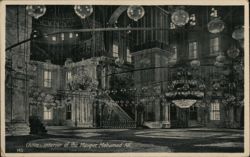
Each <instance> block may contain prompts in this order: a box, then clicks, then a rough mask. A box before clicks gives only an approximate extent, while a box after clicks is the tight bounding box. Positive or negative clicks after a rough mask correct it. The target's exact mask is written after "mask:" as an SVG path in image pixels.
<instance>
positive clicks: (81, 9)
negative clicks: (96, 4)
mask: <svg viewBox="0 0 250 157" xmlns="http://www.w3.org/2000/svg"><path fill="white" fill-rule="evenodd" d="M74 10H75V13H76V14H77V15H78V16H79V17H80V18H81V19H85V18H87V17H89V16H90V15H91V14H92V13H93V6H92V5H75V6H74Z"/></svg>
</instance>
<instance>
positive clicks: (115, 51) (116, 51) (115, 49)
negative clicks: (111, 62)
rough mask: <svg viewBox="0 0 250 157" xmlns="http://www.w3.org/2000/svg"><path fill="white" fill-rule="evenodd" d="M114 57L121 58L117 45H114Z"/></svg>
mask: <svg viewBox="0 0 250 157" xmlns="http://www.w3.org/2000/svg"><path fill="white" fill-rule="evenodd" d="M113 57H116V58H117V57H119V55H118V45H117V44H113Z"/></svg>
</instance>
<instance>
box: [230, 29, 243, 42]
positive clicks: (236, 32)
mask: <svg viewBox="0 0 250 157" xmlns="http://www.w3.org/2000/svg"><path fill="white" fill-rule="evenodd" d="M232 38H233V39H236V40H242V39H244V28H243V27H242V26H241V27H240V28H238V29H236V30H234V32H233V34H232Z"/></svg>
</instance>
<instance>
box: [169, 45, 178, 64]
mask: <svg viewBox="0 0 250 157" xmlns="http://www.w3.org/2000/svg"><path fill="white" fill-rule="evenodd" d="M172 51H173V56H172V57H171V59H170V62H176V60H177V47H176V46H173V50H172Z"/></svg>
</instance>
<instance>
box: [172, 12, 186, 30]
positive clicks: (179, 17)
mask: <svg viewBox="0 0 250 157" xmlns="http://www.w3.org/2000/svg"><path fill="white" fill-rule="evenodd" d="M171 20H172V22H173V23H174V24H175V25H176V26H179V27H181V26H184V25H185V24H187V23H188V21H189V14H188V12H186V11H185V10H184V9H182V8H177V9H176V10H175V11H174V12H173V13H172V16H171Z"/></svg>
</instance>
